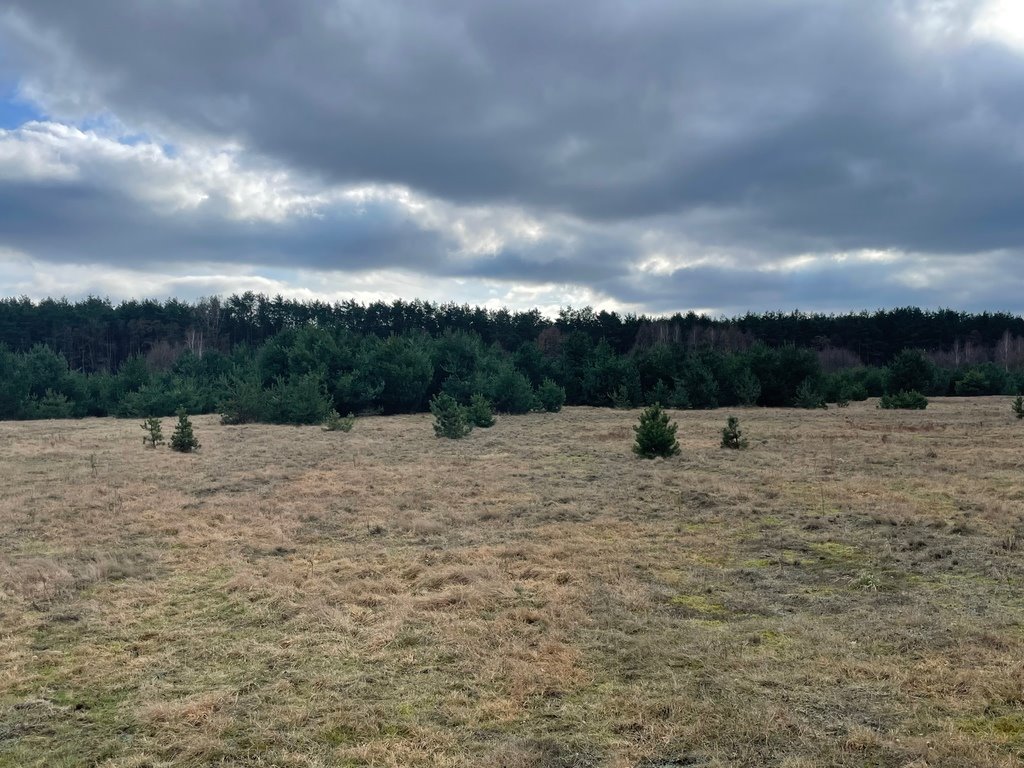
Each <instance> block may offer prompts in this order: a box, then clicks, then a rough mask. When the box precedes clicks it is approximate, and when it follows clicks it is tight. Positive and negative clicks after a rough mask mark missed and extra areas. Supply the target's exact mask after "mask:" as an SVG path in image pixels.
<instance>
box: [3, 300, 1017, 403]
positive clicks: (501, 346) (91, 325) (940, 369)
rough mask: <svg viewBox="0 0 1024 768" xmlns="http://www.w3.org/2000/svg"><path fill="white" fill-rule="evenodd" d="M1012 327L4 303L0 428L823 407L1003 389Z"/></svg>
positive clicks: (1013, 380)
mask: <svg viewBox="0 0 1024 768" xmlns="http://www.w3.org/2000/svg"><path fill="white" fill-rule="evenodd" d="M1022 389H1024V318H1021V317H1020V316H1017V315H1013V314H1008V313H981V314H971V313H964V312H956V311H953V310H939V311H927V310H922V309H917V308H912V307H908V308H901V309H892V310H880V311H877V312H873V313H868V312H861V313H857V314H845V315H822V314H806V313H802V312H792V313H788V314H786V313H762V314H755V313H748V314H746V315H744V316H742V317H735V318H711V317H707V316H704V315H696V314H693V313H689V314H686V315H682V314H676V315H672V316H669V317H649V316H643V315H632V314H626V315H620V314H618V313H615V312H606V311H600V312H595V311H594V310H592V309H590V308H583V309H573V308H566V309H563V310H562V311H561V312H560V313H559V315H558V317H557V318H554V319H548V318H545V317H544V316H543V315H542V314H541V313H540V312H539V311H538V310H532V311H527V312H512V311H508V310H505V309H498V310H492V309H486V308H482V307H469V306H466V305H457V304H432V303H429V302H422V301H408V302H405V301H395V302H392V303H385V302H375V303H371V304H365V305H364V304H359V303H357V302H354V301H351V302H339V303H335V304H328V303H324V302H300V301H292V300H286V299H283V298H282V297H280V296H278V297H273V298H271V297H267V296H263V295H257V294H253V293H244V294H241V295H232V296H230V297H227V298H224V299H221V298H208V299H201V300H198V301H195V302H186V301H181V300H177V299H170V300H167V301H164V302H160V301H148V300H147V301H126V302H122V303H120V304H116V305H115V304H112V303H111V302H110V301H108V300H104V299H99V298H88V299H85V300H82V301H77V302H70V301H67V300H52V299H46V300H43V301H39V302H34V301H31V300H29V299H27V298H10V299H3V300H0V418H2V419H33V418H67V417H82V416H103V415H115V416H125V417H129V416H130V417H140V416H143V417H144V416H161V415H168V414H171V413H173V412H175V411H176V410H178V409H179V408H184V409H185V410H187V411H189V412H190V413H196V414H199V413H216V412H220V413H222V414H223V416H224V418H225V421H227V422H236V423H237V422H245V421H263V422H272V423H316V422H318V421H321V420H322V419H323V418H324V417H325V415H326V414H327V413H329V412H330V411H331V410H337V411H338V412H340V413H355V414H366V413H415V412H420V411H424V410H426V408H427V404H428V402H429V400H430V398H431V397H433V396H434V395H436V394H438V393H440V392H444V393H447V394H450V395H452V396H453V397H454V398H455V399H456V400H458V401H460V402H468V400H469V398H470V397H471V396H472V395H473V394H478V393H479V394H482V395H484V396H485V397H486V398H487V399H488V400H490V402H491V403H492V404H493V406H494V407H495V409H496V410H498V411H503V412H508V413H523V412H527V411H530V410H536V409H545V408H546V409H549V410H551V409H556V408H557V407H560V405H561V404H562V402H563V401H564V403H566V404H569V405H592V406H613V407H633V406H638V405H642V404H647V403H653V402H660V403H662V404H664V405H666V406H669V407H673V408H694V409H705V408H715V407H720V406H735V405H755V404H756V405H761V406H767V407H784V406H794V405H795V406H802V407H821V406H823V405H825V404H826V403H840V404H843V403H845V402H848V401H850V400H862V399H866V398H868V397H875V396H879V395H882V394H885V393H896V392H902V391H911V390H916V391H919V392H922V393H924V394H926V395H989V394H1016V393H1019V392H1021V391H1022Z"/></svg>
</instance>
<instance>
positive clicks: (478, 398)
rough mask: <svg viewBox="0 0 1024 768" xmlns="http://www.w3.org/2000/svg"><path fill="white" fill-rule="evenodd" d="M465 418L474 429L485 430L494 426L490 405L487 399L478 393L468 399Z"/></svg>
mask: <svg viewBox="0 0 1024 768" xmlns="http://www.w3.org/2000/svg"><path fill="white" fill-rule="evenodd" d="M466 418H467V419H468V420H469V423H470V424H472V425H473V426H474V427H480V428H481V429H487V428H488V427H493V426H494V413H493V412H492V411H491V404H490V402H488V400H487V398H486V397H484V396H483V395H481V394H480V393H479V392H477V393H476V394H474V395H473V396H472V397H471V398H470V399H469V407H468V408H467V409H466Z"/></svg>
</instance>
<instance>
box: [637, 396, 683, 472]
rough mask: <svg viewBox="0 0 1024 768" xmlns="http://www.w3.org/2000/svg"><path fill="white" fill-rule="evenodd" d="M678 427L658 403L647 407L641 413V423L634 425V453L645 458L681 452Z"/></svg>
mask: <svg viewBox="0 0 1024 768" xmlns="http://www.w3.org/2000/svg"><path fill="white" fill-rule="evenodd" d="M676 428H677V425H676V424H673V423H672V422H671V421H670V419H669V417H668V414H667V413H666V412H665V411H664V410H663V409H662V407H661V406H660V405H658V404H657V403H655V404H654V405H652V406H650V407H648V408H645V409H644V410H643V413H641V414H640V423H639V424H637V425H636V426H635V427H633V431H634V432H635V433H636V442H635V443H634V444H633V453H635V454H636V455H637V456H641V457H643V458H645V459H653V458H654V457H655V456H662V457H664V458H668V457H669V456H675V455H676V454H677V453H679V442H678V441H677V440H676Z"/></svg>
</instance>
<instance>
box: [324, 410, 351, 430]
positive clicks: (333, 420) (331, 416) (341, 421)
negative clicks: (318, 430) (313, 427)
mask: <svg viewBox="0 0 1024 768" xmlns="http://www.w3.org/2000/svg"><path fill="white" fill-rule="evenodd" d="M355 423H356V417H355V414H353V413H350V414H349V415H348V416H344V417H342V415H341V414H340V413H338V412H337V411H336V410H334V409H333V408H332V409H331V412H330V413H328V414H327V418H326V419H324V424H323V429H324V432H351V431H352V427H353V425H355Z"/></svg>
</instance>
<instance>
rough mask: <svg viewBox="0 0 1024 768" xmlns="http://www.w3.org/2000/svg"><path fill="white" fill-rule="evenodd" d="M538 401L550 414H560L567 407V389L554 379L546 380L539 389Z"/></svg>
mask: <svg viewBox="0 0 1024 768" xmlns="http://www.w3.org/2000/svg"><path fill="white" fill-rule="evenodd" d="M537 401H538V403H539V404H540V407H541V408H543V409H544V410H545V411H547V412H548V413H558V412H559V411H560V410H562V406H563V405H565V389H563V388H562V387H560V386H558V385H557V384H556V383H555V382H554V381H553V380H552V379H544V381H542V382H541V383H540V386H539V387H537Z"/></svg>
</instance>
